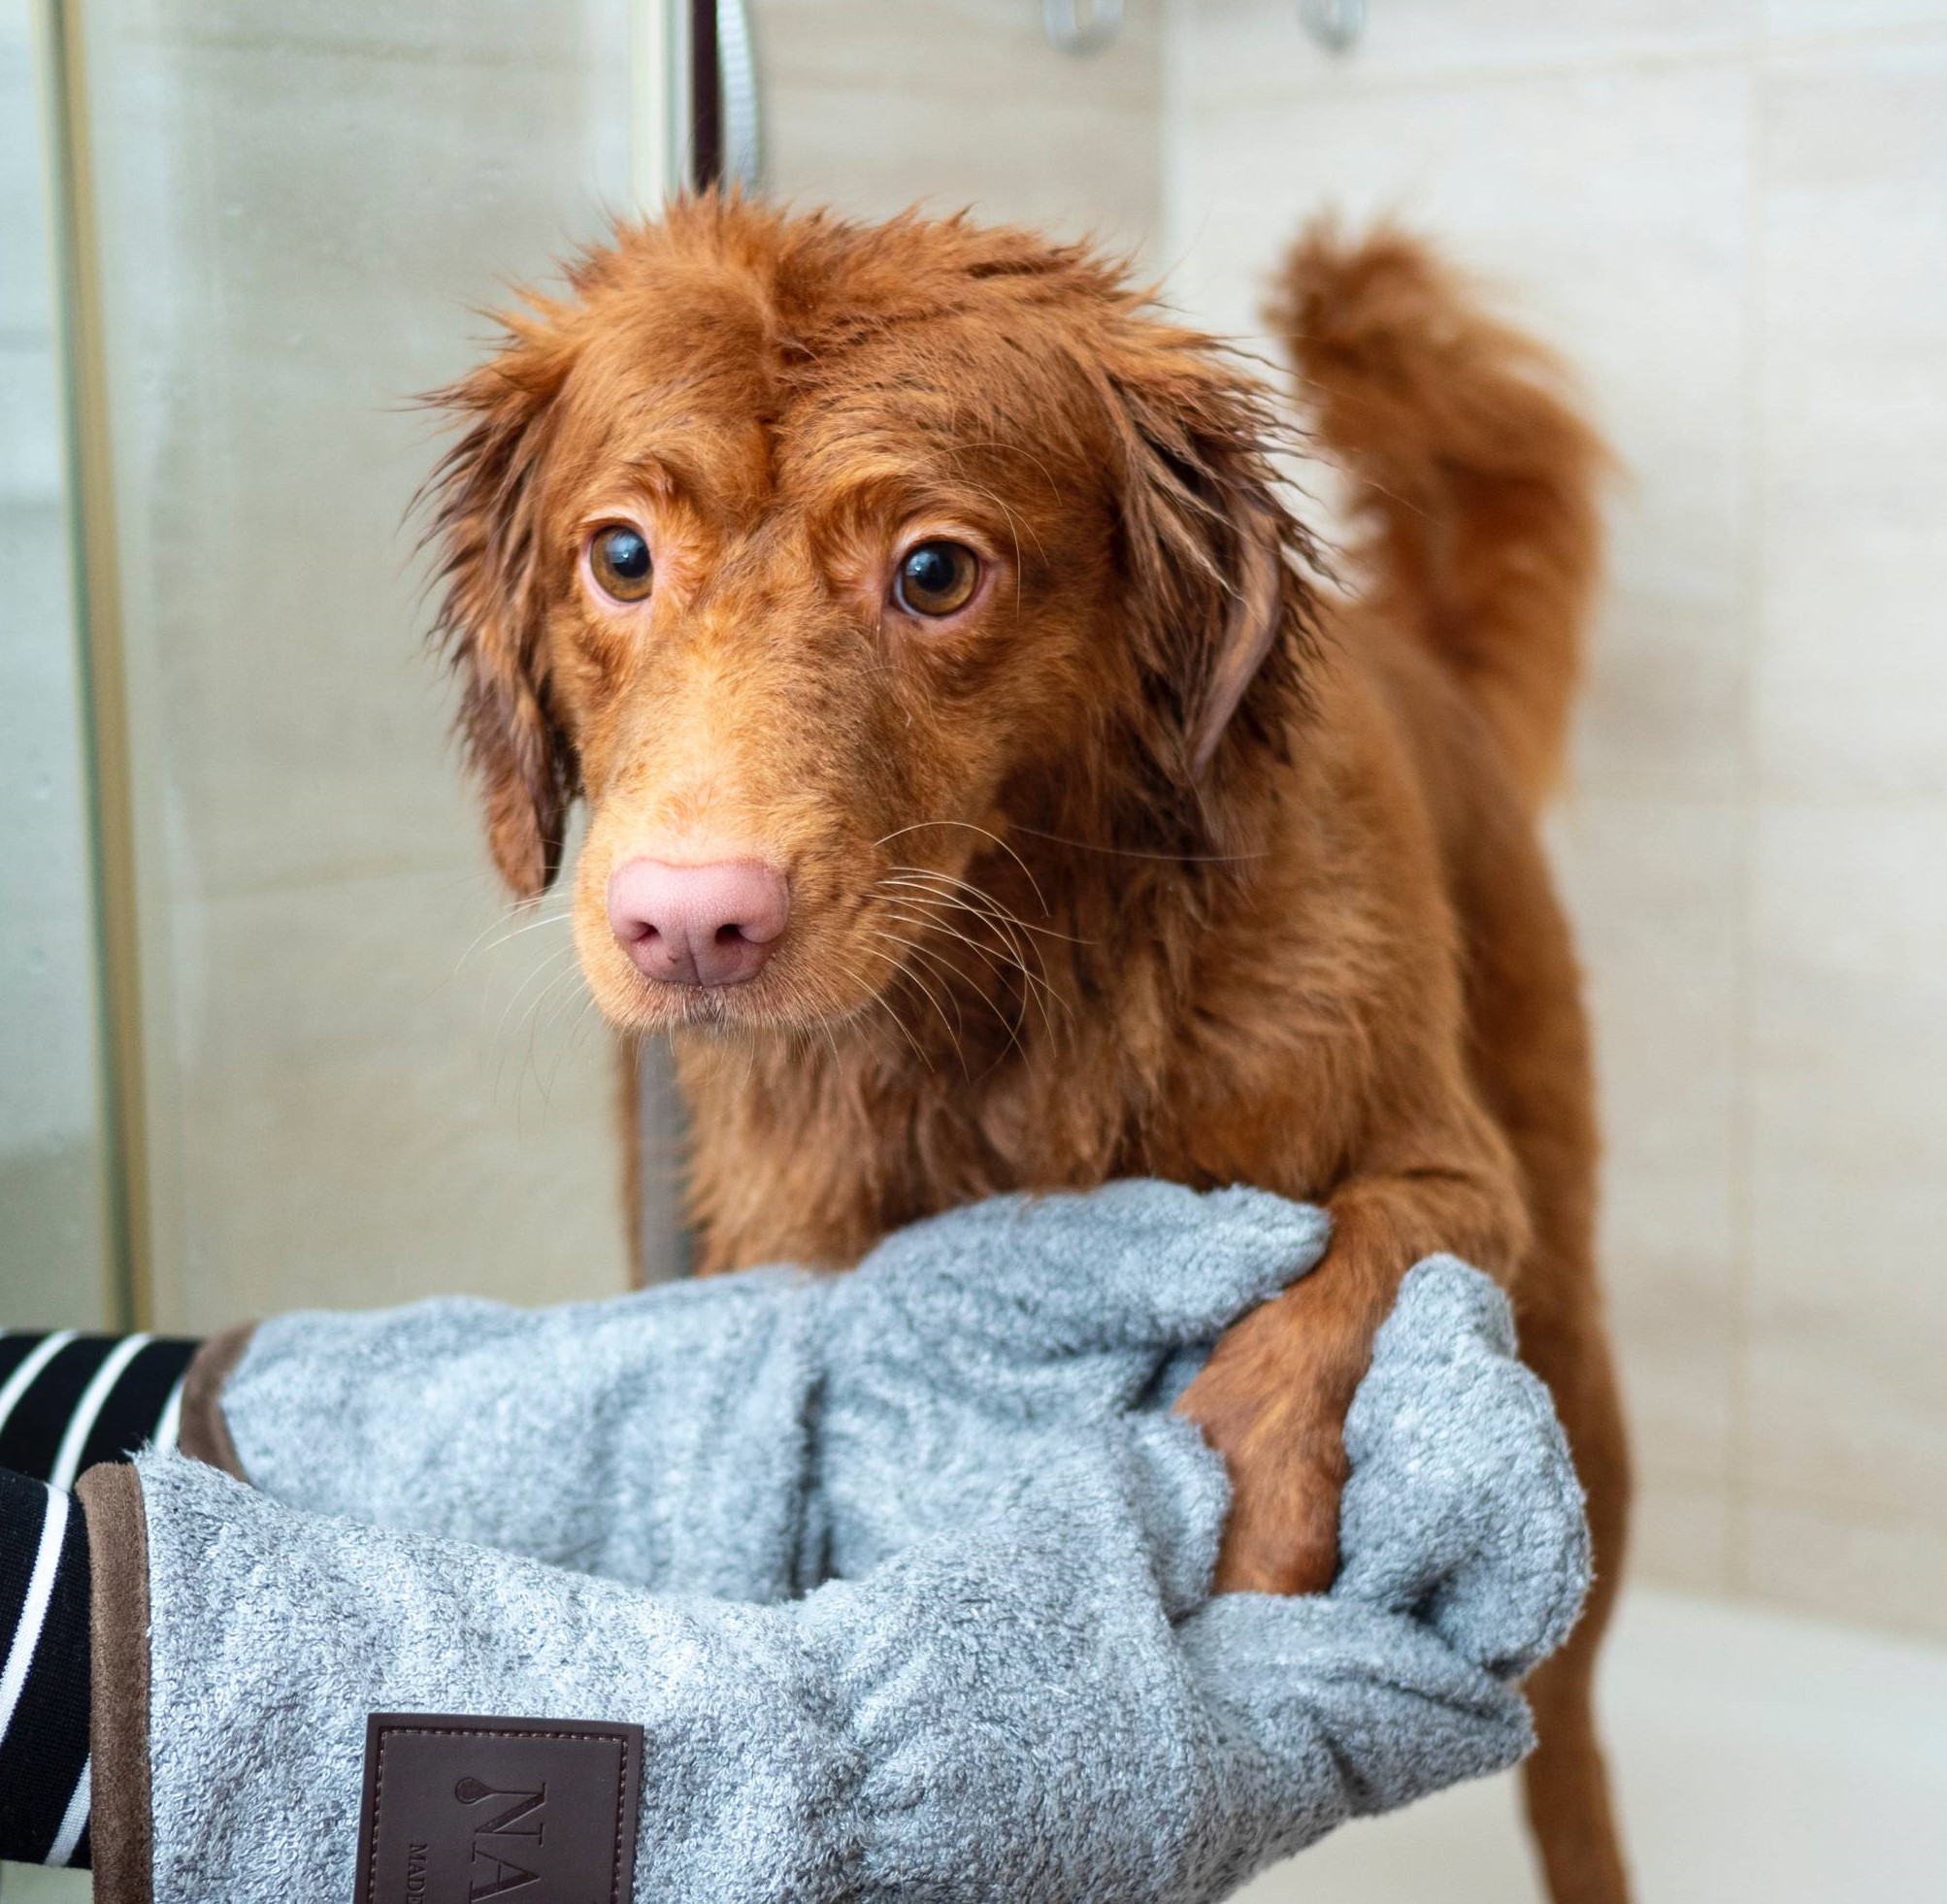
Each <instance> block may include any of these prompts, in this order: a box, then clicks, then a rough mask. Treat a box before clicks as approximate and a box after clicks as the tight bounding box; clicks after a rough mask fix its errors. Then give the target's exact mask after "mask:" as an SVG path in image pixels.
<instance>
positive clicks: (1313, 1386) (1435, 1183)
mask: <svg viewBox="0 0 1947 1904" xmlns="http://www.w3.org/2000/svg"><path fill="white" fill-rule="evenodd" d="M1477 1128H1478V1127H1476V1129H1477ZM1486 1150H1487V1152H1488V1153H1490V1154H1486V1155H1482V1154H1475V1155H1473V1156H1470V1157H1468V1158H1467V1159H1466V1161H1464V1162H1462V1163H1459V1164H1448V1165H1416V1166H1409V1167H1407V1168H1405V1169H1402V1170H1397V1171H1394V1172H1391V1173H1388V1174H1375V1175H1369V1176H1360V1177H1356V1178H1354V1179H1352V1180H1351V1181H1349V1182H1347V1183H1346V1184H1344V1185H1343V1186H1342V1187H1341V1188H1340V1189H1339V1190H1338V1191H1337V1193H1336V1194H1335V1195H1334V1196H1333V1197H1332V1198H1330V1199H1329V1201H1330V1207H1331V1210H1332V1219H1333V1236H1332V1247H1331V1249H1330V1250H1329V1251H1328V1252H1327V1253H1326V1256H1325V1259H1324V1261H1323V1262H1321V1263H1320V1264H1319V1265H1318V1266H1317V1268H1315V1269H1313V1270H1312V1271H1311V1273H1310V1274H1309V1275H1307V1276H1305V1277H1304V1278H1303V1279H1302V1280H1301V1281H1299V1282H1297V1283H1295V1284H1294V1285H1293V1286H1292V1287H1291V1288H1290V1289H1288V1290H1287V1291H1286V1292H1285V1293H1284V1295H1283V1296H1281V1297H1278V1298H1277V1299H1276V1300H1275V1301H1272V1302H1268V1303H1266V1304H1265V1305H1264V1307H1263V1308H1261V1309H1258V1310H1256V1311H1255V1312H1254V1313H1252V1314H1251V1315H1248V1316H1246V1317H1244V1318H1243V1320H1242V1321H1240V1322H1238V1323H1237V1324H1235V1325H1233V1327H1232V1328H1231V1329H1230V1330H1228V1331H1227V1332H1226V1333H1225V1335H1224V1336H1223V1338H1222V1339H1221V1340H1220V1341H1219V1342H1218V1344H1217V1346H1216V1349H1215V1350H1214V1351H1213V1352H1212V1354H1211V1356H1210V1360H1209V1362H1208V1363H1207V1364H1205V1368H1204V1369H1203V1371H1202V1372H1201V1373H1200V1374H1199V1375H1198V1377H1197V1379H1196V1380H1195V1381H1194V1382H1193V1383H1192V1384H1191V1385H1190V1387H1189V1389H1188V1390H1187V1391H1185V1393H1184V1395H1183V1398H1182V1400H1181V1401H1180V1402H1179V1403H1178V1404H1177V1406H1178V1407H1179V1408H1180V1409H1181V1411H1182V1412H1183V1413H1184V1414H1186V1415H1188V1416H1189V1417H1190V1418H1191V1420H1193V1421H1194V1422H1196V1423H1197V1425H1198V1426H1199V1427H1200V1428H1202V1429H1203V1430H1204V1432H1205V1434H1206V1435H1207V1436H1208V1437H1209V1439H1210V1441H1211V1443H1212V1445H1213V1446H1214V1447H1215V1448H1216V1449H1217V1451H1218V1452H1219V1453H1220V1454H1221V1455H1222V1456H1223V1457H1224V1460H1225V1463H1226V1465H1227V1466H1228V1468H1229V1470H1230V1475H1231V1486H1232V1506H1231V1518H1230V1521H1229V1523H1228V1525H1227V1526H1226V1528H1225V1531H1224V1541H1223V1549H1222V1552H1221V1554H1220V1556H1219V1558H1218V1561H1217V1578H1216V1591H1217V1592H1265V1593H1312V1592H1324V1590H1325V1589H1326V1588H1328V1587H1330V1586H1331V1585H1332V1580H1333V1575H1334V1574H1335V1573H1336V1572H1337V1565H1338V1497H1339V1494H1340V1493H1341V1492H1342V1490H1343V1489H1344V1486H1345V1477H1346V1462H1345V1442H1344V1425H1345V1415H1346V1411H1347V1410H1348V1409H1349V1408H1350V1406H1351V1404H1352V1395H1353V1391H1354V1390H1355V1389H1357V1388H1358V1386H1359V1383H1360V1380H1361V1378H1362V1377H1363V1376H1364V1375H1365V1373H1366V1369H1367V1366H1368V1364H1369V1363H1370V1361H1371V1356H1372V1341H1373V1337H1374V1336H1375V1335H1376V1334H1377V1333H1378V1330H1379V1325H1380V1324H1381V1323H1382V1322H1384V1321H1385V1319H1386V1316H1387V1313H1388V1312H1389V1311H1390V1310H1391V1308H1392V1306H1393V1299H1394V1297H1396V1296H1397V1295H1398V1294H1399V1289H1400V1284H1401V1282H1402V1280H1403V1278H1404V1276H1405V1273H1406V1271H1407V1270H1408V1269H1410V1268H1411V1267H1412V1265H1413V1264H1415V1263H1417V1262H1418V1261H1419V1260H1420V1259H1421V1258H1422V1257H1424V1256H1429V1255H1432V1254H1434V1253H1436V1252H1437V1251H1440V1250H1450V1251H1452V1252H1453V1253H1454V1254H1455V1255H1457V1256H1462V1257H1465V1258H1466V1259H1467V1260H1468V1261H1469V1262H1471V1263H1473V1264H1476V1265H1477V1266H1478V1267H1480V1268H1482V1269H1485V1270H1487V1271H1488V1272H1489V1273H1490V1274H1491V1275H1493V1276H1495V1277H1496V1278H1497V1279H1498V1280H1500V1281H1502V1282H1503V1283H1505V1282H1506V1281H1507V1280H1508V1279H1509V1278H1510V1277H1511V1276H1512V1274H1513V1271H1514V1269H1515V1267H1516V1265H1517V1264H1519V1262H1520V1260H1521V1256H1522V1253H1523V1251H1524V1249H1525V1247H1526V1243H1527V1222H1526V1217H1525V1214H1524V1212H1523V1207H1522V1202H1521V1198H1520V1194H1519V1190H1518V1188H1517V1185H1516V1181H1515V1175H1514V1168H1513V1165H1512V1161H1511V1160H1510V1159H1509V1158H1508V1157H1507V1154H1506V1152H1505V1150H1504V1149H1503V1148H1502V1147H1501V1146H1500V1145H1499V1144H1498V1143H1490V1144H1489V1145H1487V1146H1486Z"/></svg>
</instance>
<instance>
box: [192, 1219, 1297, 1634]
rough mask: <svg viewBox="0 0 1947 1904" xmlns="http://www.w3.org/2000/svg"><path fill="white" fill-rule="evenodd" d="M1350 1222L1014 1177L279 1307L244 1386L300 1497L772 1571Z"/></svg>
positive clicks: (1017, 1459)
mask: <svg viewBox="0 0 1947 1904" xmlns="http://www.w3.org/2000/svg"><path fill="white" fill-rule="evenodd" d="M1329 1235H1330V1224H1329V1222H1328V1220H1327V1218H1326V1217H1325V1215H1324V1213H1323V1212H1322V1211H1319V1210H1316V1209H1311V1208H1308V1207H1306V1206H1304V1205H1302V1204H1297V1203H1291V1202H1287V1201H1286V1200H1285V1199H1284V1198H1281V1197H1273V1196H1271V1195H1270V1194H1269V1193H1268V1192H1265V1191H1260V1190H1223V1191H1214V1192H1210V1193H1207V1194H1204V1195H1199V1194H1198V1193H1197V1192H1195V1191H1190V1190H1185V1189H1183V1188H1181V1187H1180V1186H1179V1185H1176V1184H1165V1183H1155V1182H1148V1181H1138V1182H1128V1183H1118V1184H1111V1185H1109V1186H1108V1187H1107V1188H1106V1189H1103V1190H1100V1191H1095V1192H1091V1193H1089V1194H1088V1195H1086V1196H1053V1197H1042V1198H1022V1197H1002V1198H993V1199H992V1200H990V1201H988V1202H985V1203H980V1204H975V1205H973V1206H971V1207H969V1208H966V1209H960V1210H954V1211H951V1212H949V1213H948V1214H946V1215H944V1216H941V1217H936V1218H933V1219H932V1220H931V1221H929V1222H926V1223H919V1224H915V1225H913V1226H912V1227H911V1228H910V1229H908V1230H904V1231H899V1232H898V1233H897V1234H895V1235H893V1236H891V1237H888V1238H887V1239H886V1241H885V1242H883V1243H881V1244H880V1245H879V1247H878V1248H877V1249H875V1250H874V1251H873V1253H872V1254H871V1255H870V1256H868V1257H867V1258H866V1260H865V1261H864V1263H862V1264H860V1265H859V1267H858V1268H857V1269H856V1270H854V1271H852V1272H850V1273H849V1274H847V1275H843V1276H811V1275H807V1274H805V1273H803V1272H800V1271H796V1270H791V1269H761V1270H753V1271H749V1272H746V1273H744V1274H743V1275H735V1276H718V1277H712V1278H710V1280H708V1281H705V1282H699V1283H684V1284H677V1285H671V1286H665V1287H664V1288H661V1289H656V1290H649V1291H645V1292H644V1293H642V1294H641V1295H637V1296H626V1297H617V1298H615V1299H614V1300H611V1301H607V1302H591V1303H576V1304H571V1305H567V1306H564V1307H558V1308H553V1309H542V1310H522V1309H512V1308H508V1307H505V1306H503V1305H500V1304H497V1303H490V1302H480V1301H473V1300H465V1299H451V1298H448V1299H444V1300H439V1301H433V1302H422V1303H418V1304H415V1305H414V1306H413V1307H411V1308H407V1309H397V1310H390V1311H380V1312H371V1313H366V1314H359V1315H333V1314H324V1313H312V1314H300V1315H290V1316H283V1317H280V1318H279V1319H278V1320H276V1321H274V1322H270V1323H266V1324H264V1325H263V1326H262V1327H261V1328H260V1329H259V1330H257V1331H256V1332H255V1334H254V1336H253V1337H252V1338H251V1340H250V1343H249V1345H248V1348H247V1350H246V1352H245V1354H244V1356H243V1359H242V1361H241V1362H239V1364H238V1366H237V1368H236V1370H235V1372H234V1373H233V1374H232V1375H231V1376H230V1378H229V1381H228V1383H227V1384H226V1386H225V1387H224V1390H223V1393H222V1397H221V1402H222V1409H223V1414H224V1417H225V1420H226V1423H227V1425H228V1428H229V1431H230V1436H231V1439H232V1441H233V1442H234V1445H235V1448H236V1451H237V1454H238V1457H239V1459H240V1461H241V1463H242V1465H243V1468H244V1471H245V1473H246V1474H247V1476H248V1478H249V1480H250V1481H251V1483H252V1484H253V1485H254V1486H256V1487H257V1488H259V1489H260V1490H261V1491H262V1492H264V1493H265V1494H270V1495H272V1496H273V1497H274V1498H276V1499H278V1500H281V1501H283V1502H284V1503H286V1504H287V1505H289V1506H292V1507H304V1508H310V1509H314V1510H315V1511H318V1512H321V1513H329V1514H345V1515H349V1516H351V1517H352V1518H354V1519H356V1520H362V1521H371V1522H375V1523H377V1524H378V1525H380V1526H391V1527H400V1528H406V1529H411V1530H413V1531H415V1532H420V1533H441V1534H449V1535H452V1536H454V1537H455V1538H459V1539H464V1540H473V1541H478V1542H479V1543H481V1544H482V1545H484V1546H490V1547H498V1548H501V1549H504V1550H505V1551H507V1552H509V1553H515V1554H526V1555H529V1556H532V1557H533V1558H534V1559H544V1560H552V1561H555V1562H557V1563H559V1564H560V1565H563V1566H570V1567H575V1568H577V1569H578V1570H579V1571H582V1572H585V1573H598V1574H602V1575H605V1576H607V1577H609V1578H611V1579H615V1580H624V1581H628V1582H630V1583H632V1584H634V1585H636V1586H642V1587H657V1588H662V1589H665V1590H669V1591H679V1592H707V1593H716V1594H721V1595H725V1596H729V1597H734V1598H738V1599H755V1600H767V1599H776V1598H779V1597H782V1596H784V1595H785V1594H787V1593H790V1592H797V1591H803V1590H805V1589H807V1588H809V1587H813V1586H816V1585H817V1584H818V1583H819V1582H820V1581H822V1580H824V1579H826V1578H827V1577H829V1576H830V1575H832V1574H834V1573H838V1574H843V1575H852V1574H857V1573H860V1572H863V1571H864V1570H865V1569H866V1568H867V1567H869V1566H870V1565H872V1564H873V1562H874V1561H875V1560H876V1559H878V1558H879V1557H880V1556H881V1555H883V1554H885V1553H888V1552H890V1551H892V1550H893V1549H894V1548H896V1547H898V1546H900V1545H903V1544H904V1543H905V1542H906V1541H908V1540H909V1539H911V1538H912V1537H913V1536H914V1535H915V1534H917V1533H919V1532H921V1531H923V1530H924V1529H925V1528H927V1527H930V1526H955V1525H959V1524H961V1523H962V1522H964V1520H965V1518H966V1516H967V1515H968V1513H969V1512H970V1511H972V1510H973V1509H974V1507H975V1506H976V1505H977V1504H978V1502H979V1501H980V1500H981V1499H982V1498H984V1497H985V1494H987V1493H989V1492H991V1491H992V1490H993V1489H994V1488H996V1487H997V1486H999V1485H1000V1484H1001V1483H1002V1482H1003V1481H1004V1480H1005V1479H1006V1478H1007V1477H1008V1476H1009V1475H1011V1474H1012V1473H1013V1472H1014V1471H1016V1470H1017V1469H1020V1468H1025V1467H1029V1466H1032V1465H1033V1462H1034V1460H1035V1444H1036V1443H1037V1441H1038V1440H1040V1439H1041V1438H1044V1437H1046V1436H1049V1435H1051V1434H1053V1435H1058V1434H1060V1433H1061V1432H1063V1431H1064V1430H1065V1429H1066V1428H1067V1427H1068V1426H1069V1425H1070V1424H1072V1423H1073V1422H1075V1421H1078V1420H1094V1419H1101V1418H1104V1417H1106V1416H1110V1415H1116V1414H1120V1413H1122V1412H1124V1411H1126V1410H1127V1409H1129V1408H1130V1407H1132V1406H1133V1405H1135V1404H1136V1403H1137V1402H1138V1401H1139V1399H1140V1398H1141V1397H1142V1396H1143V1395H1145V1394H1148V1393H1150V1392H1152V1391H1154V1390H1156V1389H1157V1385H1158V1379H1159V1375H1160V1373H1161V1371H1163V1369H1164V1368H1165V1366H1166V1364H1168V1363H1170V1362H1172V1359H1180V1358H1181V1357H1182V1356H1183V1354H1184V1352H1185V1350H1186V1349H1188V1348H1190V1347H1191V1346H1193V1345H1198V1344H1205V1343H1207V1342H1208V1341H1209V1340H1210V1339H1211V1338H1212V1337H1214V1336H1215V1335H1216V1334H1217V1333H1218V1332H1219V1331H1220V1330H1221V1329H1222V1328H1223V1326H1224V1324H1225V1323H1226V1322H1227V1321H1229V1319H1230V1318H1231V1317H1233V1316H1235V1315H1237V1314H1238V1313H1239V1312H1240V1311H1242V1310H1244V1309H1248V1308H1251V1307H1253V1306H1255V1305H1256V1304H1257V1303H1258V1302H1260V1301H1262V1300H1264V1299H1265V1298H1266V1297H1270V1296H1273V1295H1275V1294H1276V1293H1277V1292H1278V1291H1279V1290H1280V1289H1282V1288H1283V1287H1284V1286H1285V1285H1286V1284H1287V1283H1289V1282H1291V1281H1292V1280H1293V1279H1294V1278H1295V1277H1297V1276H1299V1275H1300V1274H1302V1273H1303V1272H1304V1271H1305V1270H1307V1269H1309V1268H1310V1267H1311V1265H1312V1264H1314V1263H1316V1262H1317V1261H1318V1259H1319V1257H1320V1256H1321V1255H1323V1253H1324V1250H1325V1245H1326V1241H1327V1239H1328V1237H1329Z"/></svg>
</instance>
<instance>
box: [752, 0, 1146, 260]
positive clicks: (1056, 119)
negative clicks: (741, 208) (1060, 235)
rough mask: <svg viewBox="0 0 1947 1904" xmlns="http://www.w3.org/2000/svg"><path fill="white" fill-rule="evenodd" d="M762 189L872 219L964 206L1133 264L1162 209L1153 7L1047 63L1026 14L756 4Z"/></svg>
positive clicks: (876, 0)
mask: <svg viewBox="0 0 1947 1904" xmlns="http://www.w3.org/2000/svg"><path fill="white" fill-rule="evenodd" d="M752 13H753V21H754V26H755V31H756V37H757V46H758V58H759V62H760V78H761V81H762V85H763V94H764V121H765V144H766V152H767V158H766V165H765V182H766V184H767V185H768V186H769V188H770V189H771V190H772V191H773V192H774V193H776V195H778V196H780V197H783V198H787V199H793V200H796V201H798V202H800V203H803V204H835V205H839V206H842V207H843V208H844V209H845V210H847V211H851V212H855V213H860V214H862V215H867V216H874V217H880V216H885V215H887V214H889V213H894V212H899V211H902V210H904V209H905V208H907V207H908V206H910V205H914V204H924V205H926V206H927V207H928V208H930V209H931V210H933V211H936V212H953V211H957V210H959V209H960V208H961V207H963V206H971V207H973V208H974V210H975V211H977V212H978V213H979V214H980V215H981V216H982V217H984V218H988V219H1018V220H1022V221H1024V222H1027V223H1032V224H1038V225H1042V226H1045V227H1048V228H1050V229H1053V230H1057V231H1061V232H1065V233H1081V232H1093V233H1095V234H1097V235H1099V236H1101V237H1103V238H1106V239H1107V240H1108V241H1109V242H1110V243H1112V244H1116V245H1123V246H1142V245H1144V244H1145V243H1146V242H1147V241H1148V240H1149V239H1150V238H1151V237H1152V235H1153V233H1154V231H1155V227H1156V223H1157V214H1158V209H1159V206H1160V203H1161V185H1162V147H1161V142H1160V140H1159V138H1158V115H1159V111H1160V104H1161V84H1162V73H1161V64H1160V60H1161V43H1162V13H1163V0H1127V4H1126V6H1125V8H1124V26H1123V31H1122V33H1121V35H1120V37H1119V38H1118V39H1117V40H1116V42H1115V44H1114V45H1113V46H1112V47H1111V48H1109V49H1106V50H1105V51H1102V52H1098V53H1092V54H1088V55H1084V56H1079V57H1077V56H1075V55H1073V54H1070V53H1064V52H1060V51H1057V50H1056V49H1055V48H1054V47H1052V46H1051V45H1050V44H1049V42H1048V38H1047V35H1046V33H1045V32H1044V31H1043V28H1042V24H1041V9H1040V5H1039V0H755V4H754V6H753V8H752Z"/></svg>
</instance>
